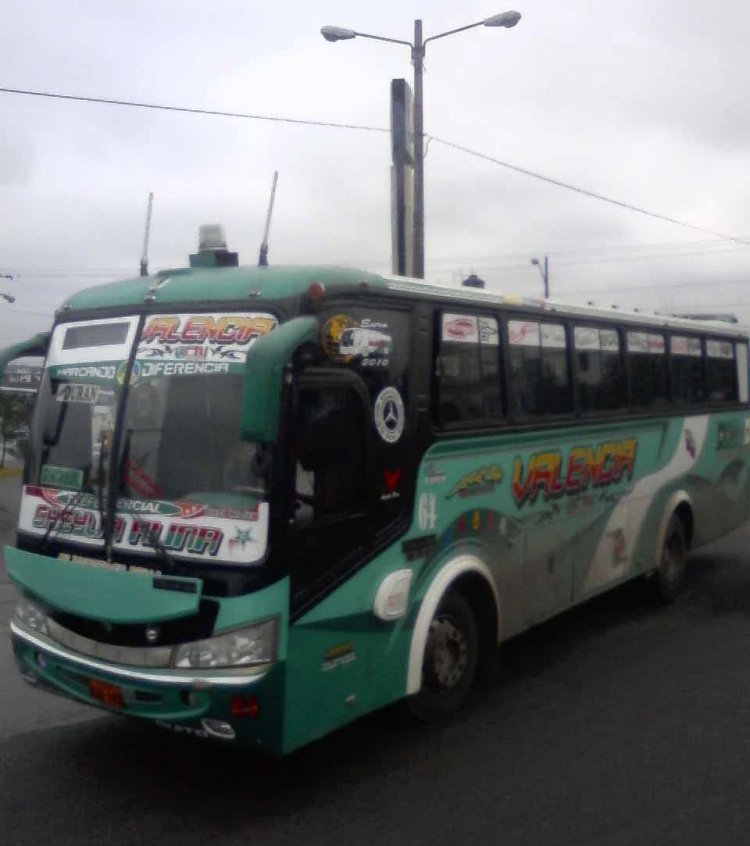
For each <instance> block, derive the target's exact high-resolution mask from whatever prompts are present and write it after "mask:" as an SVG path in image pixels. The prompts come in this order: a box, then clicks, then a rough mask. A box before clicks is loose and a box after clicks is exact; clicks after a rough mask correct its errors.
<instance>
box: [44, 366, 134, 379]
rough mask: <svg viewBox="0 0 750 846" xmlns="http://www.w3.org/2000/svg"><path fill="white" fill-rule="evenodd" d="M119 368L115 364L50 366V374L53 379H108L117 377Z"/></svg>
mask: <svg viewBox="0 0 750 846" xmlns="http://www.w3.org/2000/svg"><path fill="white" fill-rule="evenodd" d="M116 372H117V368H116V366H115V365H114V364H100V365H94V364H89V365H83V366H81V367H69V366H66V367H59V366H58V367H54V366H52V367H50V368H49V374H50V376H51V377H52V378H53V379H106V380H108V381H109V380H112V379H114V378H115V373H116Z"/></svg>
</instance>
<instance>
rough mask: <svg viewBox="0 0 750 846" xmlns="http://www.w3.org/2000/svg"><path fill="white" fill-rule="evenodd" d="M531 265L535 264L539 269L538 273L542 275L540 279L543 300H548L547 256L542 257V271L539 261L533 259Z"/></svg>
mask: <svg viewBox="0 0 750 846" xmlns="http://www.w3.org/2000/svg"><path fill="white" fill-rule="evenodd" d="M531 263H532V264H535V265H536V266H537V267H538V268H539V272H540V273H541V274H542V279H543V280H544V299H545V300H548V299H549V264H548V263H547V256H545V257H544V269H542V265H541V264H540V262H539V259H537V258H533V259H531Z"/></svg>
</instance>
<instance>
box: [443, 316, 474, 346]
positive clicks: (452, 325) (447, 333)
mask: <svg viewBox="0 0 750 846" xmlns="http://www.w3.org/2000/svg"><path fill="white" fill-rule="evenodd" d="M441 340H442V341H458V342H459V343H463V344H478V343H479V325H478V323H477V318H476V317H473V316H469V315H468V314H444V315H443V334H442V337H441Z"/></svg>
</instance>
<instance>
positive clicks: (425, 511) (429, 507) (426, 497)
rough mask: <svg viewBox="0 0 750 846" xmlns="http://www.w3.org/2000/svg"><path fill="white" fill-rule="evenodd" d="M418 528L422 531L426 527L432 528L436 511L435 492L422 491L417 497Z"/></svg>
mask: <svg viewBox="0 0 750 846" xmlns="http://www.w3.org/2000/svg"><path fill="white" fill-rule="evenodd" d="M418 519H419V528H420V531H422V532H424V531H427V529H434V528H435V523H436V521H437V511H436V508H435V494H431V493H423V494H422V496H420V497H419V512H418Z"/></svg>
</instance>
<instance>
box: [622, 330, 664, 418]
mask: <svg viewBox="0 0 750 846" xmlns="http://www.w3.org/2000/svg"><path fill="white" fill-rule="evenodd" d="M628 367H629V370H630V395H631V400H632V403H633V405H634V406H637V407H640V408H650V407H652V406H660V405H666V404H667V403H668V402H669V393H668V390H669V389H668V385H669V380H668V373H667V356H666V349H665V343H664V335H662V334H657V333H655V332H628Z"/></svg>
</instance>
